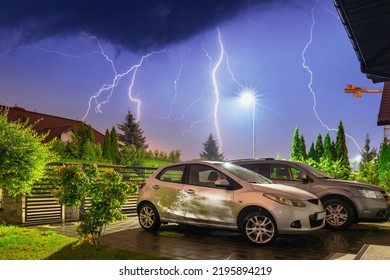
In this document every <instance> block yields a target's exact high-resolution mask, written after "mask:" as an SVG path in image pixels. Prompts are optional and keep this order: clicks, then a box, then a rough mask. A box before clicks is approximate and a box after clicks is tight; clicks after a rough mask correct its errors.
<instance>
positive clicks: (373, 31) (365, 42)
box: [334, 0, 390, 83]
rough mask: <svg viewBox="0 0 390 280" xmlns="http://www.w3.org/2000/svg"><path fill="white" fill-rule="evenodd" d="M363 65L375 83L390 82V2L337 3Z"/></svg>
mask: <svg viewBox="0 0 390 280" xmlns="http://www.w3.org/2000/svg"><path fill="white" fill-rule="evenodd" d="M334 4H335V7H336V9H337V11H338V12H339V15H340V19H341V22H342V24H343V25H344V27H345V30H346V31H347V34H348V37H349V39H350V40H351V43H352V47H353V49H354V50H355V52H356V55H357V58H358V60H359V62H360V68H361V71H362V72H363V73H365V74H366V75H367V77H368V78H369V79H371V80H372V81H373V82H374V83H378V82H384V81H388V80H390V20H389V14H390V2H389V1H388V0H375V1H368V0H334Z"/></svg>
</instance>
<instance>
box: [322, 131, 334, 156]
mask: <svg viewBox="0 0 390 280" xmlns="http://www.w3.org/2000/svg"><path fill="white" fill-rule="evenodd" d="M324 158H325V159H328V160H333V157H332V140H331V139H330V135H329V133H327V134H326V135H325V138H324Z"/></svg>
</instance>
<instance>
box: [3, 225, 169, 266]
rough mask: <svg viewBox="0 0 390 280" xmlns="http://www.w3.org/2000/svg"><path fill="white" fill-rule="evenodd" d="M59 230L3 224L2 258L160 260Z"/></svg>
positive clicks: (157, 257)
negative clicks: (96, 245)
mask: <svg viewBox="0 0 390 280" xmlns="http://www.w3.org/2000/svg"><path fill="white" fill-rule="evenodd" d="M77 241H78V240H77V239H75V238H72V237H68V236H65V235H62V234H58V233H57V232H55V231H52V230H47V231H41V230H38V229H34V228H23V227H17V226H5V225H0V260H98V259H100V260H157V259H165V258H162V257H159V256H154V255H150V254H144V253H138V252H132V251H127V250H122V249H116V248H112V247H108V246H102V247H101V248H100V250H99V251H96V249H95V248H94V247H93V246H92V245H90V244H86V243H83V244H80V245H77Z"/></svg>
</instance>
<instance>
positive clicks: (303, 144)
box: [301, 134, 307, 161]
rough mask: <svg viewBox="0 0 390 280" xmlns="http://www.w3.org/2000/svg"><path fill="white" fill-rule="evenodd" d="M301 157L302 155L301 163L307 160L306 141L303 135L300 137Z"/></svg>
mask: <svg viewBox="0 0 390 280" xmlns="http://www.w3.org/2000/svg"><path fill="white" fill-rule="evenodd" d="M301 155H302V161H305V160H306V159H307V152H306V141H305V137H304V136H303V134H302V135H301Z"/></svg>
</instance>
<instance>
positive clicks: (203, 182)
mask: <svg viewBox="0 0 390 280" xmlns="http://www.w3.org/2000/svg"><path fill="white" fill-rule="evenodd" d="M219 179H226V176H225V175H224V174H223V173H221V172H219V171H217V170H215V169H214V168H212V167H210V166H207V165H201V164H192V165H190V173H189V180H188V183H189V184H190V185H195V186H203V187H213V188H214V187H215V181H217V180H219Z"/></svg>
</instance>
